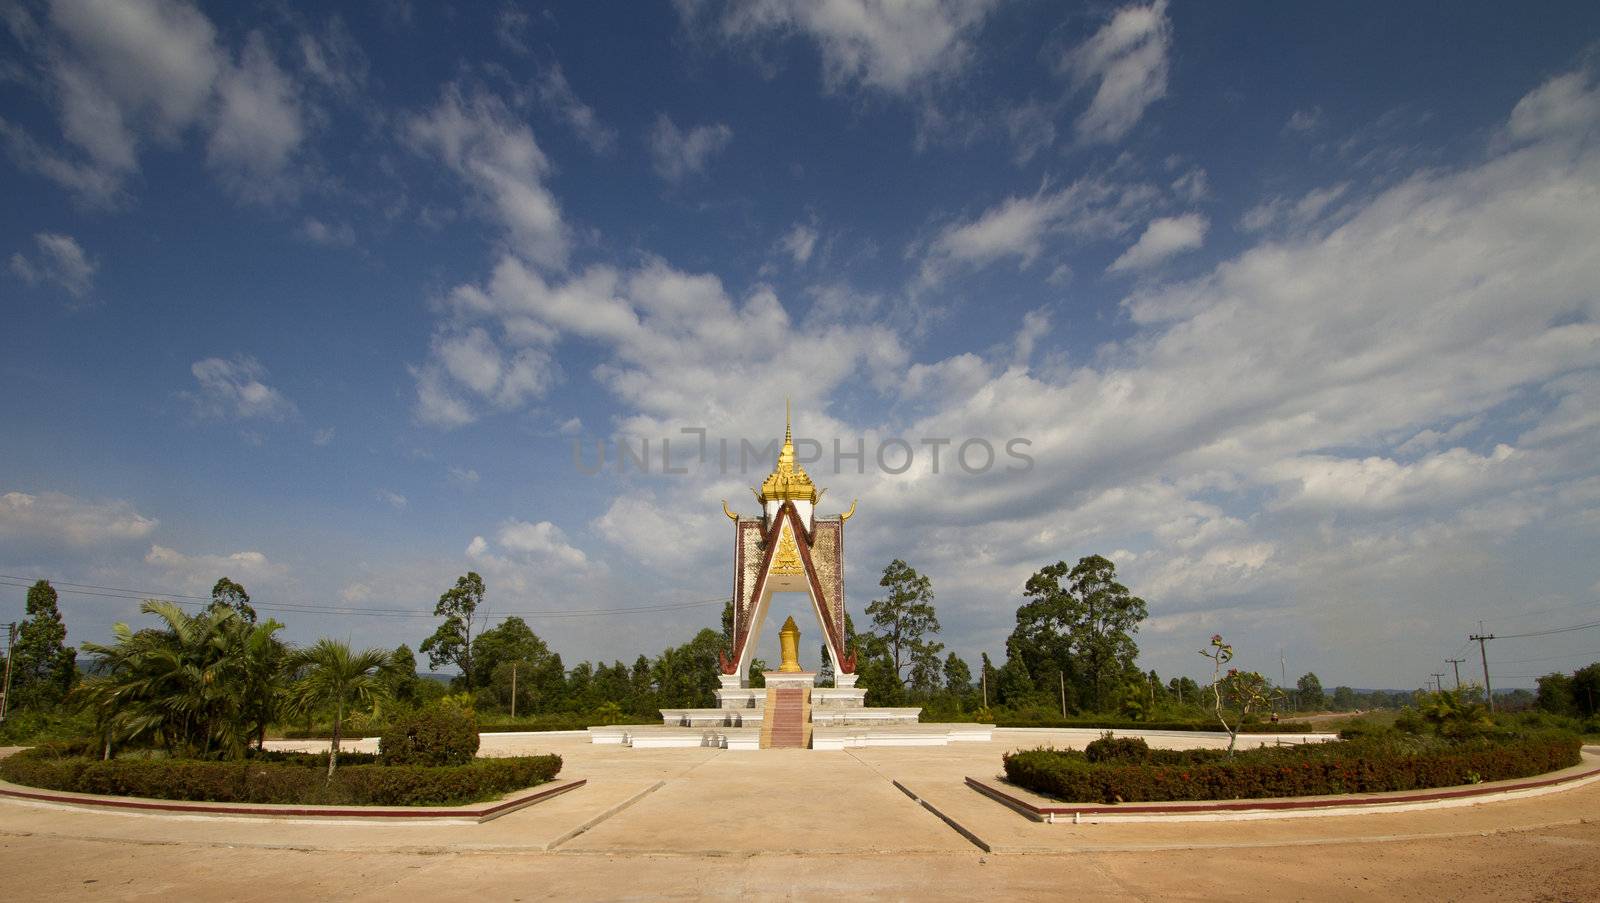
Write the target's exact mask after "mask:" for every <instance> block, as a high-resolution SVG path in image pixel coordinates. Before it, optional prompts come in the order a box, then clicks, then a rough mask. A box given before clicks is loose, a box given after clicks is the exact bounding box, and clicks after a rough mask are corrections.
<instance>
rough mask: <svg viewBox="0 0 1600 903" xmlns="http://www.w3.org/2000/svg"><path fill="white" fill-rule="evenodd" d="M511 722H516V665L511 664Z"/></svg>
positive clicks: (514, 663)
mask: <svg viewBox="0 0 1600 903" xmlns="http://www.w3.org/2000/svg"><path fill="white" fill-rule="evenodd" d="M511 720H512V721H516V720H517V663H516V662H512V663H511Z"/></svg>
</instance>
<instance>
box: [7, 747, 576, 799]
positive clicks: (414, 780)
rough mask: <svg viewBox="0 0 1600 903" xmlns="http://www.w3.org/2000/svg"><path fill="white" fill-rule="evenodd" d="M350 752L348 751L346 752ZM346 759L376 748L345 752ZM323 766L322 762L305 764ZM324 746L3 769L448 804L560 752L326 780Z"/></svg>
mask: <svg viewBox="0 0 1600 903" xmlns="http://www.w3.org/2000/svg"><path fill="white" fill-rule="evenodd" d="M347 756H348V757H349V758H348V759H347ZM339 758H340V760H341V761H349V760H356V761H360V760H362V759H365V760H367V761H368V762H371V761H372V760H374V759H376V757H375V756H371V755H370V754H367V755H365V756H363V755H362V754H361V753H340V754H339ZM308 766H320V767H308ZM327 766H328V757H327V755H326V754H322V755H315V754H309V753H266V754H263V755H262V756H258V757H252V758H249V759H245V760H243V761H240V762H203V761H197V760H189V759H112V760H110V761H109V762H106V761H100V760H98V759H91V758H85V757H80V756H60V755H58V754H56V752H55V751H54V750H50V749H42V748H40V749H30V750H24V751H23V752H20V753H16V754H15V755H12V756H8V757H6V758H5V759H0V777H3V778H5V779H6V780H8V781H12V782H14V783H17V784H26V785H28V786H30V787H40V788H44V789H46V790H65V791H69V792H72V793H101V794H109V795H111V796H141V797H150V798H154V799H163V800H201V801H209V802H217V803H297V804H302V805H355V806H449V805H456V804H460V803H475V802H481V801H484V800H491V799H495V798H497V797H500V796H503V795H505V794H506V793H509V792H511V791H513V790H521V789H523V788H526V787H532V786H535V785H537V784H543V783H545V782H546V781H549V780H551V779H553V778H554V777H555V776H556V775H557V774H559V773H560V771H561V757H560V756H556V755H546V756H519V757H515V758H496V759H477V760H474V761H473V762H472V763H470V764H467V765H453V766H443V767H428V766H420V765H377V764H349V765H343V764H342V765H340V766H339V768H338V769H337V770H336V771H335V772H334V774H333V780H332V781H329V780H327V777H326V776H327V772H326V771H325V770H323V769H326V768H327Z"/></svg>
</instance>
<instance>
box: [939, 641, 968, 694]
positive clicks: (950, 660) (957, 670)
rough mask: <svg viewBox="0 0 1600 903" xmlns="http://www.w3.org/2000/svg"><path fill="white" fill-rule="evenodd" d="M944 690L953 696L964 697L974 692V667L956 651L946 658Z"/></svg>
mask: <svg viewBox="0 0 1600 903" xmlns="http://www.w3.org/2000/svg"><path fill="white" fill-rule="evenodd" d="M944 690H945V692H946V693H949V694H950V695H952V696H957V697H964V696H966V695H967V694H968V693H971V692H972V669H971V668H969V667H967V663H966V662H964V661H962V660H961V656H959V655H956V654H955V653H954V652H952V653H950V654H949V655H948V656H946V657H945V660H944Z"/></svg>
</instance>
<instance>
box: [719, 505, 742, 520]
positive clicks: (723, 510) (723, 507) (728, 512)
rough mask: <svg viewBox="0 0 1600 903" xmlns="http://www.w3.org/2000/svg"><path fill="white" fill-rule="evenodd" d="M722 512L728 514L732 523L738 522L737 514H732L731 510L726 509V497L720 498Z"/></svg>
mask: <svg viewBox="0 0 1600 903" xmlns="http://www.w3.org/2000/svg"><path fill="white" fill-rule="evenodd" d="M722 513H723V514H726V515H727V516H728V520H731V521H733V522H734V523H738V522H739V515H737V514H734V513H733V512H732V511H729V510H728V500H727V499H723V500H722Z"/></svg>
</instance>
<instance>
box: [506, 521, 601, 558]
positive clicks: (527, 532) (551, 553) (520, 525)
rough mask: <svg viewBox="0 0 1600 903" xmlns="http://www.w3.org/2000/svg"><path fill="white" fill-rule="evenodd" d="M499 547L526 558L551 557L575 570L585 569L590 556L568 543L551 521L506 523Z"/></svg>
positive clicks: (559, 529) (564, 535)
mask: <svg viewBox="0 0 1600 903" xmlns="http://www.w3.org/2000/svg"><path fill="white" fill-rule="evenodd" d="M498 539H499V542H500V546H501V547H502V548H504V549H507V550H509V551H512V552H518V553H521V554H523V555H528V556H533V557H541V558H548V559H551V560H553V561H556V562H560V563H562V564H567V565H570V566H572V567H580V568H581V567H584V566H586V565H587V564H588V563H589V556H587V555H585V554H584V553H583V550H581V549H578V548H575V547H574V546H573V545H572V544H571V543H569V542H567V535H566V533H564V532H562V530H561V528H560V527H558V526H556V525H555V524H552V523H550V522H549V521H547V520H545V521H539V522H538V523H536V524H535V523H529V522H527V521H519V520H512V521H507V522H506V523H505V525H504V526H502V527H501V528H500V534H499V536H498Z"/></svg>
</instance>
